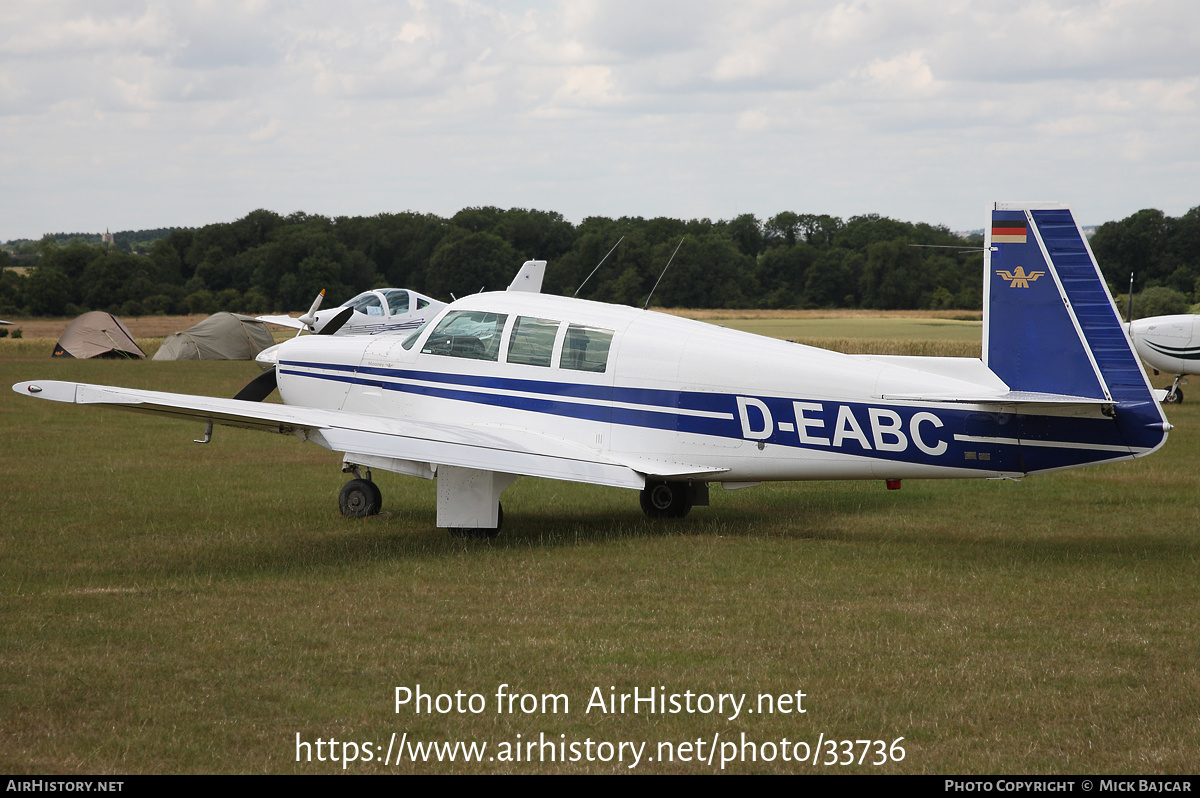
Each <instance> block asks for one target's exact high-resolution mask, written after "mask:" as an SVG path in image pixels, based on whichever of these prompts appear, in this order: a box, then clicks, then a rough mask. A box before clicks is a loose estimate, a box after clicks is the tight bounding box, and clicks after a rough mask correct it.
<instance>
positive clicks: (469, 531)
mask: <svg viewBox="0 0 1200 798" xmlns="http://www.w3.org/2000/svg"><path fill="white" fill-rule="evenodd" d="M502 526H504V505H503V504H499V503H497V504H496V528H495V529H487V528H485V527H475V526H452V527H450V537H452V538H467V539H470V540H485V539H486V540H491V539H492V538H494V537H496V535H499V534H500V527H502Z"/></svg>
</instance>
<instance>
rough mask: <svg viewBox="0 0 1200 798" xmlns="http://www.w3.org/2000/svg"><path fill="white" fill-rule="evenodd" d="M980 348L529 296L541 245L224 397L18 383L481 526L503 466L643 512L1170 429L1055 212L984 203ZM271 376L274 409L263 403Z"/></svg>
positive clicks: (1074, 233) (358, 498) (282, 363)
mask: <svg viewBox="0 0 1200 798" xmlns="http://www.w3.org/2000/svg"><path fill="white" fill-rule="evenodd" d="M985 238H986V242H985V243H986V246H985V256H984V296H985V301H984V330H983V342H984V346H983V358H982V359H976V358H931V357H878V356H863V355H844V354H840V353H837V352H830V351H826V350H823V349H815V348H812V347H807V346H801V345H798V344H792V343H787V342H784V341H779V340H775V339H769V338H763V337H760V336H756V335H751V334H748V333H743V332H738V331H734V330H727V329H723V328H720V327H716V326H712V325H709V324H705V323H702V322H698V321H692V320H688V319H681V318H676V317H673V316H668V315H665V314H661V313H656V312H653V311H646V310H638V309H635V308H631V307H625V306H614V305H608V304H601V303H597V302H589V301H584V300H576V299H569V298H566V297H560V296H549V295H545V294H541V293H540V287H541V280H542V275H543V273H544V268H545V262H544V261H530V262H528V263H526V264H525V266H524V267H523V268H522V269H521V272H520V273H519V274H518V276H517V279H516V280H514V282H513V284H512V285H511V286H509V289H508V290H507V291H503V292H493V293H481V294H475V295H473V296H468V297H465V298H463V299H460V300H457V301H455V302H453V303H451V304H450V305H449V306H447V307H446V308H444V309H442V311H441V312H440V313H438V314H437V315H436V316H435V317H433V318H432V319H430V321H429V322H428V323H427V324H425V325H424V326H423V327H422V328H421V329H419V330H418V331H416V332H415V333H413V334H412V335H409V336H407V337H404V338H401V337H399V336H376V337H371V338H363V337H337V336H315V335H314V336H301V337H298V338H295V339H292V340H289V341H287V342H285V343H282V344H279V345H277V346H275V347H273V348H272V349H269V350H266V351H265V352H263V353H262V354H261V355H260V356H259V360H260V361H264V362H266V363H268V364H270V365H271V366H273V367H274V368H273V369H271V370H270V371H266V372H264V374H263V375H262V376H260V377H259V378H257V379H256V380H255V381H254V382H252V383H251V384H249V385H248V386H246V388H245V389H243V391H242V392H241V393H239V395H238V397H237V398H234V399H223V398H218V397H205V396H190V395H185V394H175V393H160V392H155V391H144V390H131V389H127V388H117V387H110V386H98V385H86V384H78V383H72V382H56V381H48V380H35V381H31V382H22V383H19V384H17V385H15V386H13V389H14V390H15V391H17V392H18V393H21V394H24V395H28V396H36V397H40V398H42V399H51V400H55V401H60V402H74V403H77V404H98V405H105V406H110V407H119V408H124V409H127V410H136V411H143V412H151V413H163V414H167V415H171V416H177V417H186V418H194V419H197V420H199V421H203V422H206V423H207V424H208V425H209V426H208V428H207V432H206V435H205V440H207V439H208V438H209V437H211V430H212V425H213V424H226V425H230V426H236V427H247V428H251V429H258V430H265V431H269V432H276V433H285V434H294V435H296V436H297V437H299V438H300V439H301V440H306V441H311V442H313V443H316V444H318V445H320V446H324V447H326V448H328V449H331V450H333V451H337V452H341V453H343V455H344V457H343V471H344V472H354V473H355V476H356V478H355V479H352V480H351V481H350V482H348V483H347V484H346V485H345V487H344V488H343V489H342V493H341V497H340V505H341V509H342V512H343V513H345V514H346V515H359V516H362V515H370V514H373V513H377V512H378V511H379V509H380V507H381V506H382V496H381V495H380V492H379V489H378V487H377V486H376V485H375V483H374V482H373V481H372V480H371V478H370V470H371V469H382V470H386V471H392V472H396V473H400V474H408V475H411V476H415V477H424V478H426V479H436V480H437V523H438V525H439V526H442V527H449V528H450V529H451V531H452V532H455V533H456V534H459V535H465V536H491V535H494V534H495V532H496V531H497V530H498V529H499V527H500V524H501V522H502V518H503V514H502V510H501V507H500V497H501V494H502V493H503V492H504V490H505V489H506V488H507V487H508V486H509V485H510V484H511V483H512V482H513V481H514V480H515V479H517V478H518V477H519V476H536V477H548V478H552V479H562V480H573V481H578V482H587V483H594V484H599V485H612V486H617V487H622V488H630V489H634V490H638V491H640V495H641V505H642V508H643V509H644V511H645V512H646V513H647V514H648V515H650V516H659V517H681V516H683V515H685V514H687V513H688V511H689V510H690V509H691V507H692V506H694V505H706V504H708V487H709V485H710V484H713V483H720V484H722V485H723V486H724V487H726V488H739V487H747V486H751V485H754V484H757V483H759V482H763V481H768V480H815V479H878V480H881V481H882V480H886V482H887V485H888V487H889V488H894V487H899V486H900V481H901V480H902V479H918V478H1019V477H1023V476H1025V475H1028V474H1035V473H1040V472H1046V471H1057V470H1060V469H1067V468H1075V467H1079V466H1086V465H1093V464H1097V463H1107V462H1113V461H1117V460H1128V459H1132V458H1135V457H1142V456H1144V455H1147V454H1150V453H1151V452H1153V451H1155V450H1157V449H1158V448H1159V447H1161V446H1162V445H1163V444H1164V442H1165V441H1166V438H1167V433H1168V430H1169V429H1170V425H1169V424H1168V423H1167V420H1166V418H1165V416H1164V415H1163V412H1162V409H1161V407H1160V405H1159V404H1158V402H1156V401H1155V400H1154V397H1153V396H1152V395H1151V388H1150V384H1149V381H1148V379H1147V377H1146V374H1145V372H1144V371H1143V370H1142V366H1141V364H1140V363H1139V362H1138V359H1137V356H1136V355H1135V353H1134V350H1133V346H1132V345H1131V343H1130V340H1129V337H1128V335H1127V334H1126V331H1125V328H1124V326H1123V325H1122V323H1121V320H1120V316H1119V314H1118V313H1117V310H1116V307H1115V306H1114V304H1113V301H1112V298H1111V297H1110V295H1109V293H1108V289H1107V287H1106V286H1105V283H1104V280H1103V278H1102V276H1101V273H1100V270H1099V269H1098V268H1097V266H1096V261H1095V258H1094V256H1093V255H1092V252H1091V250H1090V248H1089V247H1088V244H1087V241H1086V239H1085V238H1084V237H1083V235H1082V232H1081V230H1080V228H1079V226H1078V225H1077V224H1076V222H1075V220H1074V217H1073V215H1072V213H1071V210H1070V209H1069V208H1068V207H1066V206H1063V205H1058V204H1049V203H997V204H996V205H995V206H994V207H993V208H992V210H991V227H990V229H989V231H988V233H987V235H986V237H985ZM276 387H278V389H279V394H280V396H281V398H282V400H283V404H262V403H260V401H261V399H263V398H265V397H266V396H267V395H268V394H269V393H270V392H271V391H272V390H274V389H275V388H276Z"/></svg>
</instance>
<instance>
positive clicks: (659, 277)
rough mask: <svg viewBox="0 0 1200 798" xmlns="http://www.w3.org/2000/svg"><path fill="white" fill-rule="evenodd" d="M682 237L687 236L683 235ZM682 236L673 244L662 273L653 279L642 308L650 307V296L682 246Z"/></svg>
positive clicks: (656, 288)
mask: <svg viewBox="0 0 1200 798" xmlns="http://www.w3.org/2000/svg"><path fill="white" fill-rule="evenodd" d="M683 238H687V236H684V237H683ZM683 238H681V239H679V243H678V244H676V245H675V252H672V253H671V259H670V260H668V261H667V265H666V266H663V270H662V274H660V275H658V279H657V280H655V281H654V287H653V288H651V289H650V293H649V294H647V295H646V304H644V305H642V310H645V309H646V308H648V307H650V297H652V296H654V292H655V291H657V290H658V284H659V283H661V282H662V278H663V274H666V273H667V269H669V268H671V261H673V260H675V255H676V253H678V252H679V248H680V247H682V246H683Z"/></svg>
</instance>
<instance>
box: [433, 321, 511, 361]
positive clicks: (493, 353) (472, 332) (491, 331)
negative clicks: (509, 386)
mask: <svg viewBox="0 0 1200 798" xmlns="http://www.w3.org/2000/svg"><path fill="white" fill-rule="evenodd" d="M507 320H508V316H507V315H506V314H503V313H487V312H484V311H480V310H456V311H454V312H452V313H447V314H446V315H445V316H444V317H442V320H441V322H439V323H438V326H437V327H436V328H435V329H434V331H433V332H432V333H430V334H429V338H428V340H426V341H425V346H424V347H422V348H421V353H422V354H425V355H446V356H447V357H463V358H468V359H470V360H491V361H495V360H497V359H498V357H499V354H500V334H501V333H502V332H504V322H505V321H507Z"/></svg>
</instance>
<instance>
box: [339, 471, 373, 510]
mask: <svg viewBox="0 0 1200 798" xmlns="http://www.w3.org/2000/svg"><path fill="white" fill-rule="evenodd" d="M345 470H346V471H353V472H354V477H355V478H354V479H352V480H350V481H349V482H347V483H346V484H345V485H343V486H342V492H341V493H340V494H339V495H338V508H339V509H340V510H341V511H342V515H344V516H346V517H347V518H366V517H367V516H371V515H379V511H380V510H382V509H383V493H381V492H380V490H379V486H378V485H376V484H375V483H374V482H372V481H371V470H370V469H367V470H366V477H364V476H363V474H362V472H360V471H359V469H358V466H348V467H347V468H346V469H345Z"/></svg>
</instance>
